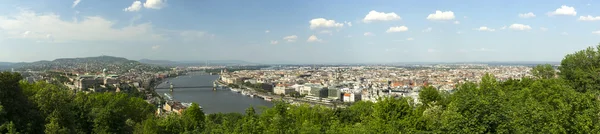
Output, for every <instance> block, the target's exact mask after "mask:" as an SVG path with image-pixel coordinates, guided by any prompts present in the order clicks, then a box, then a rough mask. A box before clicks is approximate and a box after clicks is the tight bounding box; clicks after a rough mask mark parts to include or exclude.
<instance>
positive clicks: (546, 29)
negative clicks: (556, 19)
mask: <svg viewBox="0 0 600 134" xmlns="http://www.w3.org/2000/svg"><path fill="white" fill-rule="evenodd" d="M540 30H542V31H548V28H545V27H540Z"/></svg>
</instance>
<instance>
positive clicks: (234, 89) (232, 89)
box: [231, 88, 241, 93]
mask: <svg viewBox="0 0 600 134" xmlns="http://www.w3.org/2000/svg"><path fill="white" fill-rule="evenodd" d="M231 92H235V93H240V92H241V91H240V89H236V88H231Z"/></svg>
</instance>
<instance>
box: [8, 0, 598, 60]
mask: <svg viewBox="0 0 600 134" xmlns="http://www.w3.org/2000/svg"><path fill="white" fill-rule="evenodd" d="M75 3H77V4H75ZM598 9H600V2H598V1H592V0H569V1H567V0H564V1H558V0H545V1H543V2H542V1H532V0H502V1H500V0H498V1H481V0H463V1H447V0H438V1H410V0H377V1H373V0H370V1H358V0H352V1H349V0H252V1H250V0H140V1H134V0H110V1H109V0H73V1H67V0H61V1H48V0H28V1H23V0H3V1H0V61H8V62H19V61H27V62H29V61H37V60H53V59H56V58H65V57H89V56H99V55H111V56H119V57H125V58H129V59H134V60H138V59H143V58H148V59H158V60H245V61H251V62H261V63H276V62H296V63H333V62H336V63H339V62H346V63H348V62H350V63H365V62H369V63H372V62H440V61H441V62H456V61H560V60H561V59H562V58H563V57H564V55H566V54H569V53H573V52H575V51H577V50H581V49H584V48H586V47H589V46H595V45H598V43H600V10H598ZM267 31H268V32H267Z"/></svg>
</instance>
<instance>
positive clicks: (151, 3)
mask: <svg viewBox="0 0 600 134" xmlns="http://www.w3.org/2000/svg"><path fill="white" fill-rule="evenodd" d="M166 5H167V3H166V0H146V3H144V7H146V8H150V9H161V8H163V7H165V6H166Z"/></svg>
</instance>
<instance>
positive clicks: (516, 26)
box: [508, 24, 531, 30]
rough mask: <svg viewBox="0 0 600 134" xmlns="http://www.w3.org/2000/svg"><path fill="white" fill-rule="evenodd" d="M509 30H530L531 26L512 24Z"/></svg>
mask: <svg viewBox="0 0 600 134" xmlns="http://www.w3.org/2000/svg"><path fill="white" fill-rule="evenodd" d="M508 28H510V29H512V30H530V29H531V26H529V25H524V24H512V25H510V26H509V27H508Z"/></svg>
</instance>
